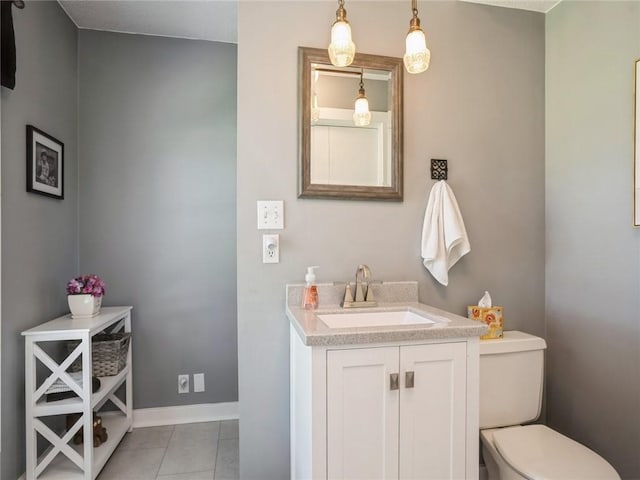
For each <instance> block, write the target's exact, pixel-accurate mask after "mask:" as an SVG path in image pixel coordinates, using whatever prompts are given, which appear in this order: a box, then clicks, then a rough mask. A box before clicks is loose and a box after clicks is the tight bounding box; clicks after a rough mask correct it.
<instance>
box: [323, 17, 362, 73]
mask: <svg viewBox="0 0 640 480" xmlns="http://www.w3.org/2000/svg"><path fill="white" fill-rule="evenodd" d="M355 54H356V46H355V44H354V43H353V40H352V39H351V26H350V25H349V22H347V20H346V19H345V20H336V22H335V23H334V24H333V26H332V27H331V45H329V58H330V59H331V63H332V64H333V65H335V66H336V67H346V66H348V65H351V62H353V57H354V56H355Z"/></svg>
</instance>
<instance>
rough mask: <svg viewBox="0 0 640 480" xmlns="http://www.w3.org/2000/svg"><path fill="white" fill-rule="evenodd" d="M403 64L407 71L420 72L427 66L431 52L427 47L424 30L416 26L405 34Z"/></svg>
mask: <svg viewBox="0 0 640 480" xmlns="http://www.w3.org/2000/svg"><path fill="white" fill-rule="evenodd" d="M406 48H407V49H406V51H405V54H404V66H405V67H406V69H407V72H409V73H422V72H424V71H425V70H426V69H427V68H429V60H431V52H430V51H429V49H428V48H427V41H426V39H425V36H424V32H423V31H422V30H421V29H420V28H418V29H416V30H410V31H409V33H408V34H407V40H406Z"/></svg>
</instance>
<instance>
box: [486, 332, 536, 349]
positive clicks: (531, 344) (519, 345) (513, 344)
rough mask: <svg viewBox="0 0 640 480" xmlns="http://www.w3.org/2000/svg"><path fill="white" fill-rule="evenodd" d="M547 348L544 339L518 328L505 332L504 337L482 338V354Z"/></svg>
mask: <svg viewBox="0 0 640 480" xmlns="http://www.w3.org/2000/svg"><path fill="white" fill-rule="evenodd" d="M545 348H547V343H546V342H545V341H544V339H542V338H540V337H536V336H535V335H530V334H528V333H524V332H519V331H517V330H510V331H508V332H504V337H502V338H496V339H494V340H480V355H495V354H498V353H512V352H527V351H530V350H544V349H545Z"/></svg>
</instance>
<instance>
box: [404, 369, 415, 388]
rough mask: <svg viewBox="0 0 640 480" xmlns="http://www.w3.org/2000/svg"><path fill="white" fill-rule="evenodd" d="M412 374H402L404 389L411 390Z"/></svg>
mask: <svg viewBox="0 0 640 480" xmlns="http://www.w3.org/2000/svg"><path fill="white" fill-rule="evenodd" d="M414 376H415V375H414V373H413V372H406V373H405V374H404V386H405V388H413V379H414Z"/></svg>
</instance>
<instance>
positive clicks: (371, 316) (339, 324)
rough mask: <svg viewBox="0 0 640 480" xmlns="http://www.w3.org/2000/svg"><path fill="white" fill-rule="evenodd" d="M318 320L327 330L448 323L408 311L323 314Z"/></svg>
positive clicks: (441, 318)
mask: <svg viewBox="0 0 640 480" xmlns="http://www.w3.org/2000/svg"><path fill="white" fill-rule="evenodd" d="M318 318H320V320H322V321H323V322H324V323H326V324H327V326H328V327H329V328H355V327H382V326H393V325H426V324H433V323H443V322H448V320H447V319H446V318H444V317H439V316H435V315H433V316H429V317H427V316H423V315H422V314H417V313H415V312H411V311H409V310H401V311H395V312H353V313H351V312H349V313H324V314H319V315H318Z"/></svg>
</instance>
